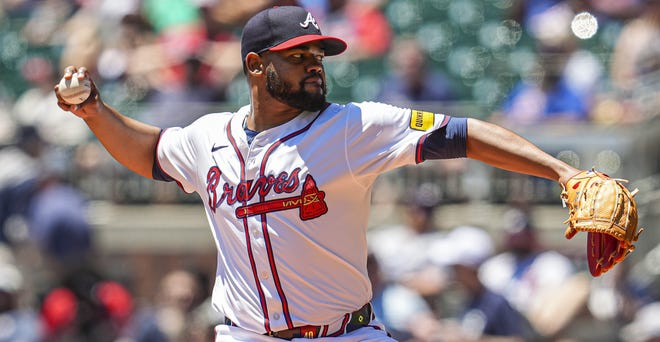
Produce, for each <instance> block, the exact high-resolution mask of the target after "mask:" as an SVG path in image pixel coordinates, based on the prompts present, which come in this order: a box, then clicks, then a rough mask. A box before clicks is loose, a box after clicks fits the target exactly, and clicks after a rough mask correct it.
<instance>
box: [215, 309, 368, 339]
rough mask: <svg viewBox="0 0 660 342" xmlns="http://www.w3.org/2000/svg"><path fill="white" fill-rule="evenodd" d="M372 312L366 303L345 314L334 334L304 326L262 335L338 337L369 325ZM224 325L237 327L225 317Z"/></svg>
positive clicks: (323, 327) (322, 329) (311, 326)
mask: <svg viewBox="0 0 660 342" xmlns="http://www.w3.org/2000/svg"><path fill="white" fill-rule="evenodd" d="M372 312H373V311H372V308H371V303H367V304H365V305H364V306H363V307H361V308H359V309H358V310H356V311H353V312H351V313H347V314H345V315H344V320H343V322H342V325H341V327H340V328H339V330H337V331H334V332H328V331H327V330H328V327H327V326H316V325H304V326H300V327H295V328H291V329H286V330H281V331H271V332H267V333H265V334H264V335H267V336H272V337H277V338H280V339H283V340H292V339H294V338H318V337H326V336H330V337H331V336H340V335H343V334H347V333H349V332H351V331H355V330H357V329H360V328H362V327H365V326H367V325H369V323H370V322H371V317H372ZM225 324H226V325H232V326H235V327H237V325H236V324H234V322H232V321H231V320H230V319H229V318H226V317H225Z"/></svg>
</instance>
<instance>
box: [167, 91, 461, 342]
mask: <svg viewBox="0 0 660 342" xmlns="http://www.w3.org/2000/svg"><path fill="white" fill-rule="evenodd" d="M249 110H250V107H249V106H245V107H243V108H241V109H240V110H239V111H238V112H236V113H217V114H208V115H205V116H203V117H201V118H199V119H198V120H196V121H195V122H194V123H192V124H191V125H190V126H187V127H185V128H170V129H167V130H165V131H164V132H163V133H162V135H161V138H160V142H159V144H158V148H157V162H158V163H159V166H160V168H161V170H162V171H163V172H165V173H166V174H167V175H169V176H170V177H172V178H174V179H175V180H176V181H177V182H178V183H179V186H180V187H181V188H183V190H184V191H186V192H188V193H191V192H197V193H198V194H199V196H200V197H201V199H202V200H203V202H204V204H205V208H206V214H207V217H208V221H209V224H210V226H211V230H212V233H213V237H214V238H215V242H216V246H217V249H218V261H217V272H216V283H215V286H214V289H213V304H214V306H215V307H216V308H218V309H219V310H220V311H221V312H223V313H224V314H225V316H226V317H228V318H229V319H231V320H232V321H233V322H234V323H235V324H236V325H238V326H239V327H241V328H244V329H248V330H251V331H254V332H257V333H264V332H268V331H279V330H284V329H289V328H292V327H295V326H301V325H317V326H323V327H324V330H326V333H328V334H329V333H332V332H333V331H335V330H337V329H340V328H341V324H342V320H343V319H344V317H345V314H346V313H349V312H352V311H355V310H357V309H359V308H360V307H362V306H363V305H364V304H365V303H367V302H368V301H369V300H370V299H371V285H370V282H369V278H368V276H367V270H366V259H367V240H366V229H367V226H368V218H369V207H370V202H371V190H372V186H373V183H374V180H375V179H376V177H377V176H378V175H379V174H381V173H383V172H386V171H388V170H392V169H394V168H396V167H400V166H403V165H409V164H416V163H419V162H421V157H420V155H421V146H420V145H421V144H420V141H421V139H422V138H423V137H424V136H425V135H426V134H428V133H429V132H431V131H432V130H434V129H435V128H438V127H441V126H442V125H444V124H446V122H447V121H448V119H449V117H448V116H445V115H441V114H432V113H429V112H422V111H414V110H410V109H403V108H397V107H393V106H390V105H386V104H381V103H373V102H366V103H349V104H346V105H339V104H331V105H330V106H329V107H328V108H326V109H325V110H323V111H320V112H303V113H302V114H300V115H299V116H297V117H296V118H294V119H292V120H290V121H289V122H287V123H284V124H282V125H280V126H277V127H274V128H271V129H268V130H266V131H263V132H260V133H259V134H258V135H257V136H256V137H255V138H254V140H253V141H252V143H251V144H248V142H247V137H246V133H245V131H244V128H243V123H244V121H245V119H246V116H247V115H248V113H249ZM321 336H324V335H323V334H322V335H321Z"/></svg>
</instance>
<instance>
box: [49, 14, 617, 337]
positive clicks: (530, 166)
mask: <svg viewBox="0 0 660 342" xmlns="http://www.w3.org/2000/svg"><path fill="white" fill-rule="evenodd" d="M241 44H242V45H241V58H242V61H243V66H244V72H245V75H246V77H247V82H248V85H249V89H250V103H249V104H247V105H245V106H244V107H242V108H239V109H238V110H236V111H235V112H233V113H213V114H208V115H205V116H203V117H201V118H199V119H197V120H196V121H195V122H193V123H192V124H190V125H189V126H187V127H170V128H164V129H161V128H159V127H153V126H150V125H147V124H144V123H141V122H139V121H136V120H134V119H131V118H129V117H127V116H124V115H122V114H121V113H119V112H118V111H116V110H115V109H113V108H111V107H109V106H108V105H107V104H105V103H104V102H103V101H102V99H101V97H100V93H99V91H98V89H97V88H96V86H95V85H94V83H93V82H92V91H91V96H90V97H89V98H88V99H87V100H86V101H84V102H83V103H81V104H69V103H66V102H65V101H64V99H63V98H62V97H61V96H60V94H59V91H58V87H57V86H56V87H55V91H56V93H57V94H58V101H59V102H58V103H59V105H60V107H61V108H62V109H64V110H67V111H70V112H72V113H74V114H75V115H77V116H79V117H80V118H81V119H83V120H84V121H85V122H86V123H87V125H88V126H89V128H90V129H91V130H92V131H93V132H94V134H95V135H96V137H97V138H98V139H99V141H100V142H101V143H102V144H103V145H104V146H105V148H106V149H107V150H108V151H109V152H110V153H111V154H112V156H113V157H114V158H116V159H117V160H118V161H119V162H121V163H122V164H123V165H125V166H126V167H127V168H128V169H130V170H132V171H134V172H136V173H138V174H140V175H142V176H144V177H148V178H152V179H155V180H160V181H171V182H176V183H177V184H178V185H179V186H180V187H181V189H183V191H185V192H188V193H192V192H195V193H197V194H198V195H199V196H200V198H201V202H202V203H203V205H204V208H205V209H206V216H207V218H208V222H209V226H210V229H211V232H212V234H213V237H214V238H215V243H216V246H217V250H218V256H217V270H216V279H215V287H214V289H213V305H214V306H215V308H217V310H219V311H221V312H222V313H223V314H224V315H225V316H226V317H227V319H226V321H225V322H224V323H225V324H221V325H219V326H217V327H216V341H267V342H272V341H277V340H280V339H284V340H296V339H307V338H313V339H318V340H319V341H347V342H348V341H393V339H391V338H390V337H388V334H387V331H386V327H384V326H383V325H382V324H381V323H380V322H379V321H378V317H375V315H374V313H373V312H372V308H371V305H370V303H369V301H370V298H371V295H372V292H371V287H370V282H369V279H368V276H367V269H366V260H367V242H366V229H367V223H368V218H369V205H370V199H371V190H372V187H373V184H374V181H375V180H376V177H378V175H380V174H382V173H384V172H386V171H389V170H392V169H394V168H397V167H401V166H404V165H414V164H418V163H421V162H423V161H425V160H429V159H441V158H465V157H467V158H473V159H476V160H480V161H482V162H485V163H488V164H489V165H492V166H494V167H498V168H503V169H507V170H510V171H513V172H518V173H523V174H528V175H533V176H537V177H542V178H546V179H551V180H554V181H557V182H558V183H559V184H560V185H561V186H563V187H565V186H566V184H567V182H568V181H569V179H571V177H572V176H573V175H575V174H578V172H579V170H576V169H574V168H573V167H571V166H569V165H567V164H565V163H564V162H562V161H560V160H557V159H555V158H553V157H551V156H550V155H548V154H546V153H544V152H543V151H541V150H540V149H539V148H537V147H536V146H534V145H532V144H531V143H530V142H528V141H526V140H524V139H523V138H521V137H520V136H518V135H516V134H514V133H512V132H510V131H508V130H505V129H504V128H501V127H499V126H496V125H494V124H490V123H487V122H484V121H480V120H476V119H472V118H460V117H453V116H449V115H446V114H440V113H431V112H426V111H420V110H415V109H411V108H399V107H394V106H391V105H387V104H383V103H374V102H362V103H346V104H339V103H328V102H327V101H326V75H325V72H324V66H323V60H324V58H326V57H328V56H334V55H338V54H340V53H342V52H343V51H344V50H345V49H346V43H345V42H344V41H343V40H341V39H340V38H337V37H330V36H324V35H322V33H321V30H320V29H319V25H318V22H317V21H316V20H315V19H314V17H313V16H312V15H311V14H310V13H309V12H307V11H306V10H305V9H303V8H301V7H295V6H282V7H275V8H269V9H266V10H264V11H261V12H259V13H257V14H256V15H255V16H254V17H252V18H251V19H250V20H249V22H248V23H247V24H246V25H245V27H244V29H243V33H242V37H241ZM64 78H65V79H70V78H78V79H79V80H84V79H88V78H89V76H88V73H87V71H86V69H85V68H84V67H74V66H71V67H67V68H66V70H65V72H64ZM566 198H567V200H571V199H572V198H573V197H571V196H568V197H566ZM580 227H582V226H580ZM580 227H577V228H580ZM580 229H581V228H580ZM589 234H599V235H598V236H601V235H605V234H606V233H603V232H590V233H589ZM601 240H603V241H604V240H607V241H609V242H612V241H611V240H609V239H605V238H604V239H600V240H599V241H601ZM616 241H618V240H616ZM616 250H617V251H619V249H616ZM607 251H608V252H609V251H612V249H611V248H610V249H607ZM626 251H627V250H622V251H620V253H626ZM608 258H609V256H608ZM595 259H598V257H596V258H595ZM615 259H616V260H619V259H620V258H615ZM608 260H609V259H608ZM608 260H604V261H603V260H600V264H599V266H598V267H600V268H599V270H605V268H607V267H611V266H613V263H614V262H613V261H608Z"/></svg>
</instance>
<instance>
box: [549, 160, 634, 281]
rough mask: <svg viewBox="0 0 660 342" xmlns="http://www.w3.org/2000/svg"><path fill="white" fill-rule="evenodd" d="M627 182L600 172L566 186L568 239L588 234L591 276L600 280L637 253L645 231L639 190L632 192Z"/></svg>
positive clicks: (586, 174) (581, 175)
mask: <svg viewBox="0 0 660 342" xmlns="http://www.w3.org/2000/svg"><path fill="white" fill-rule="evenodd" d="M626 182H627V181H626V180H623V179H614V178H610V177H609V176H607V175H606V174H604V173H602V172H598V171H596V170H593V169H592V170H588V171H582V172H580V173H578V174H577V175H575V176H573V177H572V178H571V179H569V180H568V182H566V186H563V191H562V192H561V199H562V201H563V203H564V205H565V206H568V209H569V214H568V219H567V220H566V221H565V222H564V223H568V227H567V228H566V232H565V233H564V235H565V236H566V238H567V239H571V238H572V237H573V236H575V234H577V233H578V232H587V233H588V235H587V261H588V263H589V272H591V274H592V275H593V276H594V277H597V276H599V275H601V274H603V273H605V272H607V271H609V270H610V269H612V267H614V265H616V264H618V263H620V262H621V261H623V260H624V259H625V258H626V256H628V254H630V252H632V251H634V250H635V246H634V243H635V242H636V241H637V239H638V238H639V235H640V234H641V233H642V231H644V229H642V228H640V229H639V230H638V229H637V204H636V203H635V199H634V196H635V194H636V193H637V191H638V189H635V190H633V191H632V192H631V191H629V190H628V189H627V188H626V187H625V185H623V183H626Z"/></svg>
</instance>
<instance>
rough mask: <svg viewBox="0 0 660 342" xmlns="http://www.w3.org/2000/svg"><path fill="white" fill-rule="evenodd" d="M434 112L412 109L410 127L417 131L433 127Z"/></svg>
mask: <svg viewBox="0 0 660 342" xmlns="http://www.w3.org/2000/svg"><path fill="white" fill-rule="evenodd" d="M434 122H435V114H433V113H431V112H424V111H421V110H413V111H412V112H411V115H410V128H412V129H414V130H418V131H426V130H428V129H429V128H432V127H433V124H434Z"/></svg>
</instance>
